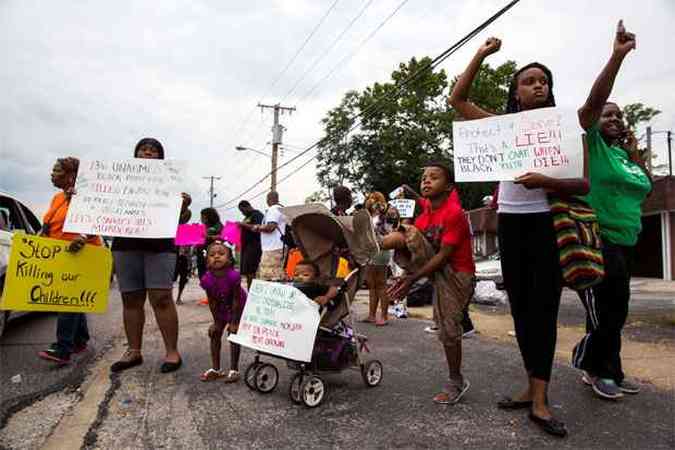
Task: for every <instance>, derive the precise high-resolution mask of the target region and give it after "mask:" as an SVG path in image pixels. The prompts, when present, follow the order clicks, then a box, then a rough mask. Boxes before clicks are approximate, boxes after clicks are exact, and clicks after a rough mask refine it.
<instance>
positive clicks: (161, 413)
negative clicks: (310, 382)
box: [86, 301, 675, 449]
mask: <svg viewBox="0 0 675 450" xmlns="http://www.w3.org/2000/svg"><path fill="white" fill-rule="evenodd" d="M180 315H181V338H180V347H181V352H182V354H183V357H184V363H185V364H184V366H183V368H182V369H181V370H179V371H178V372H176V373H173V374H168V375H167V374H160V373H159V371H158V367H159V364H160V362H161V357H162V353H161V338H160V336H159V333H158V332H157V331H156V330H154V329H149V330H148V333H146V341H147V346H146V348H147V349H148V351H146V352H145V353H144V355H145V361H146V362H145V364H144V365H143V366H140V367H138V368H135V369H132V370H129V371H128V372H125V373H123V374H121V375H120V376H119V377H116V379H115V381H116V382H115V383H114V386H115V387H114V388H113V390H114V392H113V394H112V395H111V396H110V397H109V398H108V399H107V400H106V402H105V404H104V408H103V409H102V410H103V411H104V415H103V416H102V417H101V418H100V419H101V420H100V422H99V424H98V425H97V426H96V427H95V428H94V429H92V430H90V434H89V440H88V442H87V444H88V445H87V446H86V448H295V449H299V448H476V449H478V448H480V449H485V448H494V449H503V448H533V449H534V448H537V449H538V448H562V449H579V448H584V449H586V448H603V449H614V448H621V449H644V448H649V449H670V448H673V445H674V444H675V431H674V427H675V424H674V422H673V420H674V419H673V408H674V406H675V398H674V397H673V391H672V389H671V390H659V389H657V388H655V387H653V386H650V385H645V386H644V389H643V392H642V393H641V394H640V395H638V396H632V397H627V398H625V399H623V400H622V401H620V402H607V401H602V400H599V399H597V398H595V397H594V396H593V395H592V394H591V392H590V390H589V389H588V388H587V387H585V386H584V385H582V384H581V383H580V380H579V374H578V372H577V371H575V370H572V369H571V368H569V367H565V366H560V365H557V366H556V367H555V369H554V379H553V384H552V390H551V403H552V405H553V410H554V411H555V414H556V415H557V416H558V417H559V418H560V419H562V420H564V421H565V422H566V423H567V426H568V429H569V431H570V436H569V437H568V438H567V439H565V440H559V439H555V438H551V437H549V436H547V435H544V434H542V433H541V432H540V431H539V430H538V429H537V428H536V427H535V426H533V425H532V424H531V423H530V422H529V420H528V419H527V413H526V412H525V411H518V412H505V411H500V410H498V409H497V408H496V406H495V402H496V401H497V399H498V398H499V397H500V395H501V394H512V393H514V391H516V390H517V389H519V388H520V387H521V383H522V381H523V379H524V376H523V369H522V366H521V361H520V356H519V354H518V350H517V348H516V347H515V345H514V344H513V343H503V342H497V341H495V340H492V339H490V338H487V337H481V336H480V335H479V336H478V337H476V338H472V339H469V340H466V341H465V375H466V376H467V377H468V378H469V379H470V381H471V383H472V388H471V390H470V391H469V392H468V394H467V395H466V397H465V399H464V400H463V402H462V403H461V404H459V405H456V406H451V407H445V406H439V405H435V404H434V403H432V402H431V397H432V396H433V395H434V394H435V393H436V392H437V391H438V389H439V387H440V386H441V384H442V383H443V380H444V377H445V376H446V370H445V369H444V360H443V357H442V354H441V349H440V347H439V344H438V342H437V340H436V338H435V337H434V336H430V335H427V334H425V333H423V332H422V329H423V328H424V326H425V325H426V322H424V321H420V320H414V319H407V320H396V321H394V322H392V323H391V325H390V326H387V327H383V328H375V327H373V326H364V325H361V327H360V330H359V331H361V332H364V333H366V334H367V335H368V336H369V338H370V347H371V349H372V351H373V353H372V354H371V355H370V356H371V357H375V358H378V359H380V360H381V361H382V362H383V364H384V370H385V376H384V381H383V382H382V384H381V385H380V386H379V387H376V388H367V387H365V386H364V384H363V382H362V380H361V377H360V375H359V374H358V373H357V372H351V371H346V372H342V373H339V374H329V375H326V376H325V380H326V381H327V382H328V393H327V398H326V399H325V401H324V403H323V404H322V405H321V406H319V407H318V408H315V409H308V408H306V407H304V406H297V405H294V404H293V403H292V402H291V401H290V400H289V397H288V384H289V379H290V376H291V375H292V372H291V371H290V370H289V369H287V368H286V365H285V363H284V362H283V361H280V360H271V361H272V362H274V363H275V365H276V366H277V367H278V369H279V371H280V375H281V377H280V382H279V385H278V387H277V389H276V390H275V391H274V392H272V393H270V394H266V395H263V394H260V393H257V392H253V391H251V390H249V389H248V388H247V387H246V386H245V384H244V383H243V382H240V383H238V384H235V385H225V384H223V383H222V382H209V383H203V382H200V381H199V380H198V375H199V373H201V372H202V371H203V370H205V369H206V368H208V367H209V366H210V364H209V353H208V339H207V337H206V330H207V328H208V325H209V323H210V319H209V313H208V311H207V310H206V308H205V307H203V306H198V305H196V304H195V303H194V301H189V302H187V303H186V304H185V305H184V306H182V307H181V309H180ZM225 353H227V350H225ZM252 357H253V354H252V352H249V351H244V352H243V354H242V364H241V368H242V369H244V368H245V367H246V365H247V364H248V363H249V362H250V361H251V360H252ZM224 361H228V357H227V354H225V355H224Z"/></svg>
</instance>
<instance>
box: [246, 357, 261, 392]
mask: <svg viewBox="0 0 675 450" xmlns="http://www.w3.org/2000/svg"><path fill="white" fill-rule="evenodd" d="M258 366H260V363H259V362H252V363H251V364H249V365H248V367H247V368H246V371H245V372H244V382H245V383H246V386H248V388H249V389H250V390H252V391H255V390H256V389H258V388H257V387H256V385H255V372H256V370H257V369H258Z"/></svg>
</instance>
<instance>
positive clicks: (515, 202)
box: [497, 181, 551, 214]
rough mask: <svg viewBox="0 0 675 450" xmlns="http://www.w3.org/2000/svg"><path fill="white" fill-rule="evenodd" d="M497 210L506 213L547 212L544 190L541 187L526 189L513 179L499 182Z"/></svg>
mask: <svg viewBox="0 0 675 450" xmlns="http://www.w3.org/2000/svg"><path fill="white" fill-rule="evenodd" d="M497 204H498V205H499V207H498V208H497V212H500V213H508V214H532V213H542V212H549V211H550V210H551V208H550V206H549V204H548V197H547V196H546V191H544V190H543V189H527V188H526V187H524V186H523V185H522V184H515V183H514V182H513V181H501V182H500V183H499V196H498V197H497Z"/></svg>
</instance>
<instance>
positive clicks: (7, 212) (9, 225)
mask: <svg viewBox="0 0 675 450" xmlns="http://www.w3.org/2000/svg"><path fill="white" fill-rule="evenodd" d="M0 211H4V213H0V214H2V215H3V216H4V218H5V219H4V220H5V222H6V224H5V227H6V228H5V229H6V230H7V231H15V230H23V231H25V232H27V233H33V232H34V230H33V229H32V227H31V226H30V225H29V224H27V223H26V221H25V220H24V218H23V217H24V216H23V214H21V211H20V210H19V206H18V204H17V203H16V202H15V201H14V200H12V199H11V198H8V197H0Z"/></svg>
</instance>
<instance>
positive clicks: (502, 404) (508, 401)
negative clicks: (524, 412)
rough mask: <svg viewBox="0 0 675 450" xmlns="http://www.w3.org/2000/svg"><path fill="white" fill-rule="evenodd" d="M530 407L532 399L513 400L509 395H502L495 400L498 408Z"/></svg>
mask: <svg viewBox="0 0 675 450" xmlns="http://www.w3.org/2000/svg"><path fill="white" fill-rule="evenodd" d="M531 407H532V400H514V399H512V398H511V397H504V398H502V399H501V400H499V401H498V402H497V408H499V409H508V410H513V409H525V408H531Z"/></svg>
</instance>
